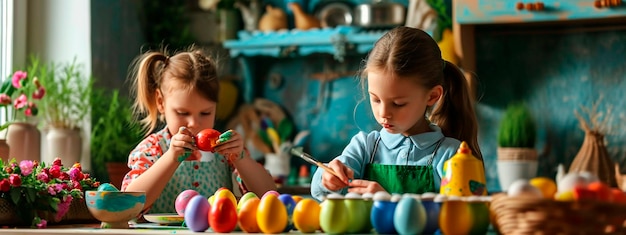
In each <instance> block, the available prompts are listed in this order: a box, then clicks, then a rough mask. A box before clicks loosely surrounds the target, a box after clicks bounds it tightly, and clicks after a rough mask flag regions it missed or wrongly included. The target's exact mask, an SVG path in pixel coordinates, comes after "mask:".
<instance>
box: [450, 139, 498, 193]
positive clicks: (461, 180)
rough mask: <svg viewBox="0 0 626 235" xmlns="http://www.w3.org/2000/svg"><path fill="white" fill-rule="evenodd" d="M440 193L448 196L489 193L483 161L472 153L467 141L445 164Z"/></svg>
mask: <svg viewBox="0 0 626 235" xmlns="http://www.w3.org/2000/svg"><path fill="white" fill-rule="evenodd" d="M443 171H444V175H443V177H442V179H441V189H440V192H439V193H440V194H444V195H448V196H471V195H476V196H482V195H487V188H486V181H485V169H484V166H483V162H482V161H481V160H479V159H478V158H476V157H474V155H472V151H471V149H470V148H469V146H468V145H467V143H466V142H465V141H463V142H462V143H461V145H460V146H459V149H458V150H457V152H456V154H455V155H454V156H452V158H450V159H448V160H447V161H446V162H445V163H444V165H443Z"/></svg>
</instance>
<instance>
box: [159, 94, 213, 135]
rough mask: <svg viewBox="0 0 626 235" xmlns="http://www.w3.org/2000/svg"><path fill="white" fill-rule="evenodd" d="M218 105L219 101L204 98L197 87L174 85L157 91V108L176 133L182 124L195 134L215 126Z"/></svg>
mask: <svg viewBox="0 0 626 235" xmlns="http://www.w3.org/2000/svg"><path fill="white" fill-rule="evenodd" d="M161 91H162V92H163V93H161ZM216 107H217V103H215V102H214V101H210V100H208V99H206V98H204V97H203V96H201V95H200V93H199V92H198V91H197V90H195V89H194V90H193V91H189V90H187V89H176V88H173V87H172V88H164V89H162V90H160V91H157V108H158V110H159V113H161V115H164V116H165V121H166V123H167V129H168V130H169V131H170V133H171V134H176V133H177V132H178V128H180V127H181V126H185V127H187V128H189V129H190V130H191V132H192V133H194V135H195V134H196V133H198V132H200V131H201V130H203V129H208V128H213V125H214V123H215V111H216Z"/></svg>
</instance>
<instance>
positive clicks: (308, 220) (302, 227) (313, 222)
mask: <svg viewBox="0 0 626 235" xmlns="http://www.w3.org/2000/svg"><path fill="white" fill-rule="evenodd" d="M293 224H294V226H295V227H296V228H297V229H298V230H299V231H300V232H303V233H314V232H315V231H317V230H319V229H320V205H319V203H317V201H315V200H314V199H311V198H305V199H302V200H300V202H298V204H296V208H295V209H294V210H293Z"/></svg>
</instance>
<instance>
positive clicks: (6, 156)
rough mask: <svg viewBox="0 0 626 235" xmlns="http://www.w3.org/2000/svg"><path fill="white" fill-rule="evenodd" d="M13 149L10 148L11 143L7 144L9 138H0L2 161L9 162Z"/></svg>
mask: <svg viewBox="0 0 626 235" xmlns="http://www.w3.org/2000/svg"><path fill="white" fill-rule="evenodd" d="M10 151H11V149H10V148H9V144H7V140H5V139H0V159H2V161H4V162H7V161H8V160H9V154H10Z"/></svg>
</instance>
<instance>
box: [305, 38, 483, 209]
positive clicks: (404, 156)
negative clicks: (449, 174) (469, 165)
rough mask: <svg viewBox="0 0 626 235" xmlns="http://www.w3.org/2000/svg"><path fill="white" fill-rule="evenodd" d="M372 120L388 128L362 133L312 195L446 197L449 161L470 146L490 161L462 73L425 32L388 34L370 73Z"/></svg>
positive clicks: (366, 81) (366, 77)
mask: <svg viewBox="0 0 626 235" xmlns="http://www.w3.org/2000/svg"><path fill="white" fill-rule="evenodd" d="M361 74H362V76H361V77H362V80H361V81H362V83H361V84H362V87H363V89H364V90H366V92H367V96H368V97H369V102H370V105H371V109H372V114H373V115H374V117H375V118H376V121H377V122H378V123H380V125H381V126H382V129H381V130H379V131H372V132H370V133H363V132H361V133H358V134H357V135H355V136H354V137H353V138H352V140H351V141H350V143H349V144H348V146H347V147H346V148H345V149H344V151H343V152H342V154H341V155H340V156H338V157H336V158H335V159H333V160H332V161H331V162H330V163H329V164H328V166H329V167H331V168H332V169H333V170H334V171H335V172H336V173H338V175H339V177H337V176H334V175H332V174H330V173H327V172H324V170H322V169H318V170H317V171H316V172H315V174H314V175H313V179H312V182H311V195H312V196H313V197H315V198H317V199H319V200H322V199H323V198H324V196H326V195H327V194H329V193H333V192H335V193H343V194H345V193H347V192H356V193H360V194H363V193H375V192H378V191H387V192H389V193H424V192H439V186H440V183H441V177H442V175H443V163H444V162H445V161H446V160H448V159H449V158H450V157H451V156H452V155H454V154H455V153H456V150H457V149H458V147H459V145H460V141H466V142H467V143H468V144H469V145H470V147H471V149H472V151H473V152H474V153H475V156H477V157H478V158H480V159H482V155H481V153H480V149H479V147H478V141H477V129H478V127H477V125H478V124H477V121H476V115H475V113H474V106H473V100H472V97H470V90H469V86H468V84H467V81H466V80H465V77H464V75H463V73H462V72H461V71H460V69H459V68H458V67H457V66H456V65H454V64H452V63H450V62H448V61H446V60H444V59H442V57H441V51H440V49H439V46H438V45H437V42H436V41H435V40H433V38H432V37H431V36H430V35H428V34H427V33H425V32H424V31H422V30H419V29H415V28H409V27H397V28H394V29H392V30H390V31H389V32H387V33H386V34H385V35H383V36H382V37H381V38H380V39H379V40H378V41H377V42H376V43H375V45H374V48H373V49H372V51H371V52H370V53H369V55H368V58H367V62H366V63H365V67H364V68H363V70H362V73H361Z"/></svg>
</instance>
